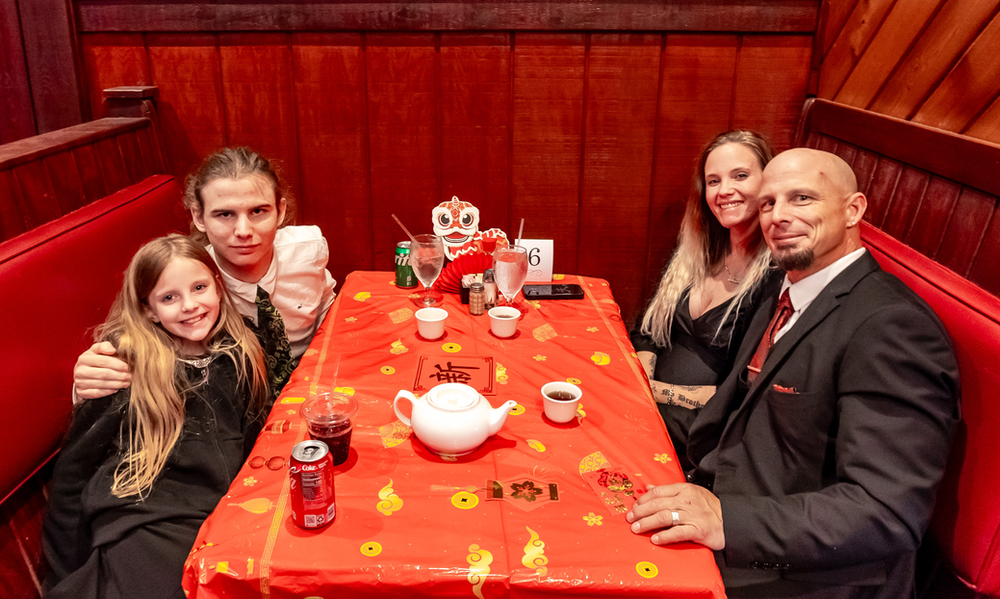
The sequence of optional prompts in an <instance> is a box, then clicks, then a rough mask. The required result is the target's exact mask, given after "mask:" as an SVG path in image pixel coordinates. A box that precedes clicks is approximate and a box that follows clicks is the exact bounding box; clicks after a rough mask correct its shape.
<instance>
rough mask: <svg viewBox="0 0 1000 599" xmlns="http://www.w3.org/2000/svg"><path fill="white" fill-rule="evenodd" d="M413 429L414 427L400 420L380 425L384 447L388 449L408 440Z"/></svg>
mask: <svg viewBox="0 0 1000 599" xmlns="http://www.w3.org/2000/svg"><path fill="white" fill-rule="evenodd" d="M412 431H413V429H411V428H410V427H408V426H406V425H405V424H403V423H402V421H400V420H396V421H394V422H391V423H389V424H383V425H382V426H380V427H378V434H379V437H381V438H382V447H385V448H386V449H388V448H390V447H395V446H397V445H399V444H400V443H402V442H403V441H406V439H407V438H408V437H409V436H410V433H411V432H412Z"/></svg>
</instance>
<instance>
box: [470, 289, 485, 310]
mask: <svg viewBox="0 0 1000 599" xmlns="http://www.w3.org/2000/svg"><path fill="white" fill-rule="evenodd" d="M484 312H486V291H485V287H484V286H483V284H482V283H480V282H479V281H476V282H475V283H473V284H472V285H469V314H472V315H473V316H479V315H480V314H482V313H484Z"/></svg>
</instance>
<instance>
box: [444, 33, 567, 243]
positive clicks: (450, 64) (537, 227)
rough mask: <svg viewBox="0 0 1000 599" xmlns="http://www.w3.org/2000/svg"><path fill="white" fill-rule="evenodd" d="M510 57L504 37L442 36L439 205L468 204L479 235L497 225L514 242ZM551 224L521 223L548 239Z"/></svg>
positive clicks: (528, 233) (517, 217)
mask: <svg viewBox="0 0 1000 599" xmlns="http://www.w3.org/2000/svg"><path fill="white" fill-rule="evenodd" d="M511 58H512V57H511V34H509V33H442V34H441V53H440V59H441V71H440V73H441V82H440V89H441V99H440V106H441V197H440V198H439V201H442V202H444V201H447V200H450V199H451V198H452V196H458V198H459V199H460V200H463V201H467V202H472V203H473V204H475V205H476V207H477V208H479V216H480V220H479V229H480V230H481V231H482V230H486V229H489V228H491V227H499V228H501V229H503V230H504V231H506V232H507V234H508V237H509V238H510V239H511V240H513V239H514V237H516V236H517V228H518V225H519V224H520V219H521V215H519V214H517V213H511V214H508V192H509V189H508V186H509V175H510V117H511V93H510V90H511ZM428 218H430V215H428ZM554 224H555V223H553V222H551V221H549V222H537V221H535V222H532V223H531V224H530V225H529V224H528V223H526V224H525V227H529V226H530V227H533V228H529V229H528V230H527V231H526V232H525V234H526V236H527V237H529V238H530V237H537V236H538V234H541V233H545V236H544V237H545V238H548V232H549V230H550V229H551V228H552V227H553V225H554ZM532 231H534V232H532Z"/></svg>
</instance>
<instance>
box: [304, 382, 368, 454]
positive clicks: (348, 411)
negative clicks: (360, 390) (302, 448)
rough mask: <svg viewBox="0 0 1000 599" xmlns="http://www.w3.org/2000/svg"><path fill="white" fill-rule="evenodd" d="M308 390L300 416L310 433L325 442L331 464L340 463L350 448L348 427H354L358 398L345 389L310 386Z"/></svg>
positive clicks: (351, 428) (314, 437)
mask: <svg viewBox="0 0 1000 599" xmlns="http://www.w3.org/2000/svg"><path fill="white" fill-rule="evenodd" d="M308 394H309V399H307V400H306V402H305V405H303V406H302V416H304V417H305V421H306V426H307V427H308V428H309V436H311V437H312V438H313V439H316V440H317V441H322V442H324V443H326V446H327V447H329V448H330V456H331V457H332V458H333V465H334V466H339V465H340V464H343V463H344V462H346V461H347V455H348V453H349V452H350V450H351V431H353V430H354V415H355V414H357V412H358V402H357V401H355V399H354V398H353V397H351V396H350V395H348V394H346V393H340V392H337V391H331V390H330V389H329V388H323V387H319V386H318V387H317V388H316V389H309V392H308Z"/></svg>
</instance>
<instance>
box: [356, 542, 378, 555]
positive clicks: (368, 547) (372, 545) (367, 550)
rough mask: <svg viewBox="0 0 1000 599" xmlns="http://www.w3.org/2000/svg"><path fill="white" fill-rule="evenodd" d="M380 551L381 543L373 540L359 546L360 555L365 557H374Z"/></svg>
mask: <svg viewBox="0 0 1000 599" xmlns="http://www.w3.org/2000/svg"><path fill="white" fill-rule="evenodd" d="M380 553H382V545H380V544H378V543H376V542H375V541H369V542H367V543H365V544H364V545H362V546H361V555H364V556H366V557H375V556H376V555H378V554H380Z"/></svg>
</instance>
